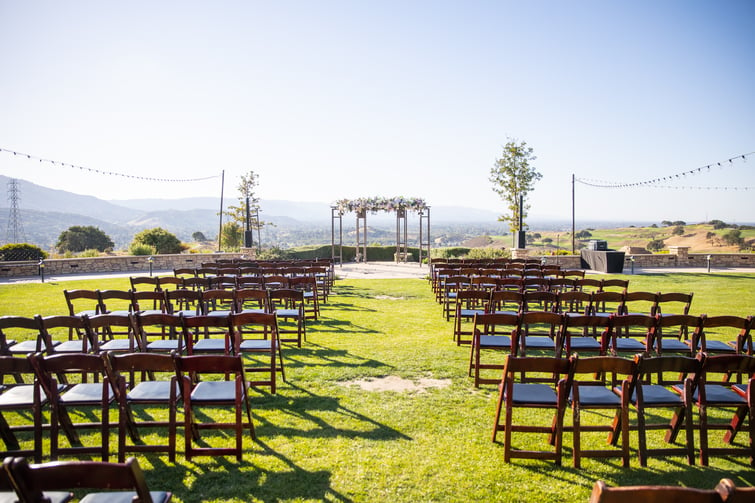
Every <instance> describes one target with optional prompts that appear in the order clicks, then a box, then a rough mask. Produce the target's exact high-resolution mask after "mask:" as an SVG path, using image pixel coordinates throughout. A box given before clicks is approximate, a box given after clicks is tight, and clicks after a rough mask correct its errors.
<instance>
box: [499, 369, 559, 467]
mask: <svg viewBox="0 0 755 503" xmlns="http://www.w3.org/2000/svg"><path fill="white" fill-rule="evenodd" d="M521 372H527V373H532V372H537V373H543V374H547V375H551V376H553V380H552V382H551V383H549V384H546V383H543V382H539V383H531V382H530V383H520V382H515V379H516V375H517V374H519V373H521ZM568 372H569V360H567V359H565V358H554V357H532V356H528V357H516V356H513V355H507V356H506V362H505V363H504V369H503V379H502V381H501V384H500V387H499V394H498V405H497V407H496V413H495V424H494V427H493V442H495V441H496V436H497V433H498V432H499V431H502V432H503V433H504V440H503V448H504V451H503V460H504V462H506V463H508V462H510V461H511V458H528V459H550V460H553V461H554V462H555V464H556V465H560V464H561V451H562V441H563V420H564V412H565V410H566V400H567V397H568V393H569V390H568V389H567V386H566V384H567V380H566V376H567V374H568ZM520 408H525V409H533V408H534V409H548V410H552V411H553V419H552V420H551V422H550V424H547V425H542V424H533V423H531V422H530V421H531V420H532V414H526V415H525V414H522V416H524V417H522V418H521V422H520V423H518V424H515V423H514V413H515V410H516V409H520ZM502 415H503V423H501V417H502ZM513 433H545V434H547V435H548V445H550V446H552V448H551V449H549V450H534V449H515V448H514V447H513V446H512V441H513V438H514V436H513ZM530 441H531V440H530Z"/></svg>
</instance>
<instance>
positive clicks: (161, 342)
mask: <svg viewBox="0 0 755 503" xmlns="http://www.w3.org/2000/svg"><path fill="white" fill-rule="evenodd" d="M182 313H183V311H179V312H178V314H138V313H137V315H136V316H135V318H136V324H135V330H136V340H137V341H138V346H139V351H156V352H164V353H170V352H171V351H177V352H179V353H181V352H183V351H186V347H187V342H186V340H185V338H184V331H183V318H184V316H183V314H182Z"/></svg>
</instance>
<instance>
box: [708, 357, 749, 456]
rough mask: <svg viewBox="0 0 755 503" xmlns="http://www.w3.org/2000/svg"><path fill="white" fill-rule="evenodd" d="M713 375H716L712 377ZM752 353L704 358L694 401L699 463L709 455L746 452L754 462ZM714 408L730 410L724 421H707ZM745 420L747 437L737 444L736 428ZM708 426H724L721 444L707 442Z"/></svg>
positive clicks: (741, 454)
mask: <svg viewBox="0 0 755 503" xmlns="http://www.w3.org/2000/svg"><path fill="white" fill-rule="evenodd" d="M714 376H717V379H716V380H714ZM753 385H755V356H750V355H742V354H729V355H713V356H706V357H705V358H704V362H703V366H702V370H701V375H700V380H699V382H698V386H697V393H695V394H694V396H693V398H694V400H695V405H696V406H697V410H698V412H699V417H700V464H701V465H703V466H707V465H708V460H709V458H710V457H711V456H746V457H747V458H749V462H750V464H751V465H753V466H755V387H753ZM714 409H723V410H727V411H732V410H733V417H732V419H731V420H730V421H729V422H728V423H720V422H714V421H710V417H711V415H710V412H711V410H714ZM745 422H746V423H747V441H746V442H745V444H744V445H740V446H737V445H735V444H734V439H735V437H736V435H737V432H738V431H739V430H740V429H741V428H742V427H743V425H744V424H745ZM710 430H724V431H726V433H725V434H724V437H723V442H724V443H725V444H726V445H724V446H720V447H719V446H716V447H713V446H711V445H710V441H709V437H710V435H709V432H710Z"/></svg>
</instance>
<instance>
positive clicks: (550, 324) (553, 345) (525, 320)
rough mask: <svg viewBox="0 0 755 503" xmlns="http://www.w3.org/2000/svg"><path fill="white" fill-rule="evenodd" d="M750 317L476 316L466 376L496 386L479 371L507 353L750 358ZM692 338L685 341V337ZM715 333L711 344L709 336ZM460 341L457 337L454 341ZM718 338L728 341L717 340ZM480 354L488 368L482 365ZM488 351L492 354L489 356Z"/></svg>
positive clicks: (496, 367) (493, 365)
mask: <svg viewBox="0 0 755 503" xmlns="http://www.w3.org/2000/svg"><path fill="white" fill-rule="evenodd" d="M753 325H755V322H753V317H752V316H748V317H739V316H728V315H726V316H707V315H701V316H690V315H668V316H661V315H656V316H649V315H637V314H630V315H610V316H596V315H579V314H577V315H574V314H569V313H565V314H561V313H553V312H548V311H521V312H510V313H503V312H500V313H490V314H477V315H475V317H474V319H473V323H472V331H471V334H472V336H471V339H469V340H463V341H462V343H465V342H468V343H470V344H471V346H470V353H469V367H468V373H469V375H470V376H472V375H474V380H475V381H474V382H475V386H476V387H477V386H479V385H480V384H495V383H497V382H498V379H497V378H493V377H485V376H483V375H482V374H481V371H485V372H486V373H487V371H489V370H500V369H502V368H503V366H502V365H501V364H500V363H497V362H498V361H500V358H497V357H496V356H495V355H496V354H500V353H502V352H503V353H509V354H511V355H514V356H525V355H527V354H528V353H532V352H537V354H544V353H546V354H550V355H553V356H555V357H556V358H560V357H562V356H564V355H570V354H572V353H574V352H577V353H580V354H588V353H592V354H597V355H620V354H635V353H640V352H642V353H648V354H649V353H654V354H656V355H664V354H682V355H685V356H690V357H692V356H694V355H695V354H697V353H700V352H705V353H729V354H741V353H746V354H748V355H751V354H753V343H752V336H751V334H750V331H751V329H752V327H753ZM687 333H689V334H691V338H689V339H687V338H686V334H687ZM713 334H715V335H716V338H715V339H714V338H713V337H711V335H713ZM459 337H461V336H459ZM722 337H727V338H728V339H729V340H726V341H722V340H720V339H721V338H722ZM483 351H485V354H486V355H488V357H489V358H490V360H491V361H494V362H493V363H489V362H487V360H488V357H486V361H483ZM491 351H492V353H491Z"/></svg>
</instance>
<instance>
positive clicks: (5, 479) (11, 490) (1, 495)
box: [0, 456, 73, 503]
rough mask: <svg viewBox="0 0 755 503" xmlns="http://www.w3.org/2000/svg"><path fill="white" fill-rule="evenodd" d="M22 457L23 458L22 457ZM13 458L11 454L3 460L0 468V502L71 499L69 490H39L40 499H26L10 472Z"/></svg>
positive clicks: (53, 502)
mask: <svg viewBox="0 0 755 503" xmlns="http://www.w3.org/2000/svg"><path fill="white" fill-rule="evenodd" d="M22 459H23V458H22ZM13 461H14V458H13V457H11V456H8V457H6V458H5V459H4V460H3V466H2V468H0V503H18V502H19V501H21V502H25V501H42V502H44V503H66V502H68V501H71V500H72V499H73V493H71V492H69V491H40V494H38V495H35V496H39V498H41V499H36V500H26V499H25V495H24V494H23V493H22V492H21V489H20V488H19V487H18V483H17V482H16V480H15V479H14V478H13V474H12V473H11V465H12V464H13ZM35 462H36V463H40V462H41V461H35Z"/></svg>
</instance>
